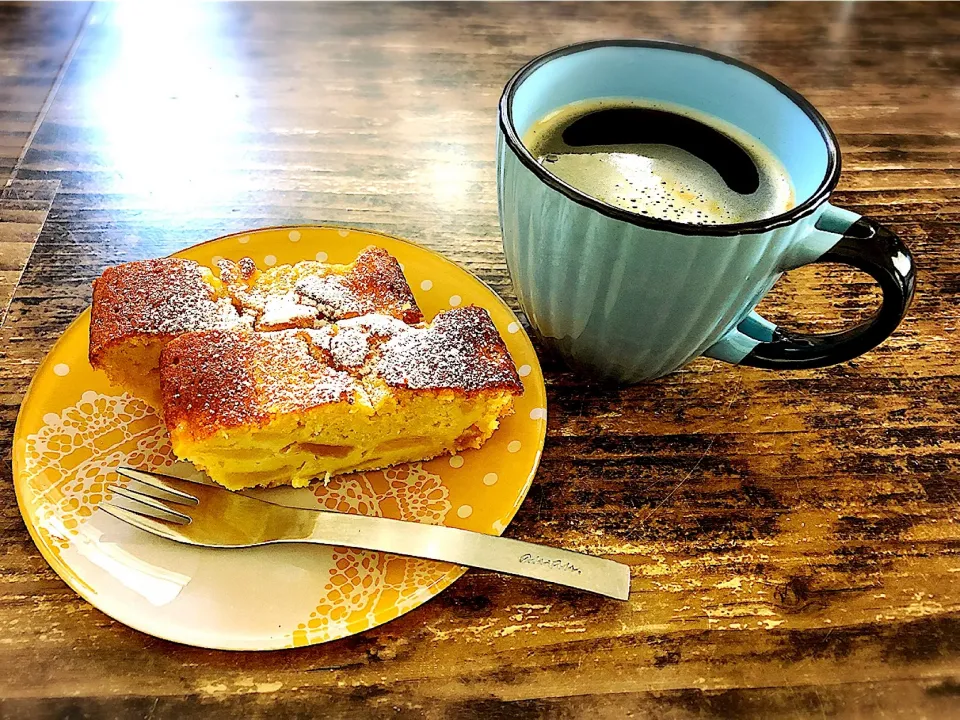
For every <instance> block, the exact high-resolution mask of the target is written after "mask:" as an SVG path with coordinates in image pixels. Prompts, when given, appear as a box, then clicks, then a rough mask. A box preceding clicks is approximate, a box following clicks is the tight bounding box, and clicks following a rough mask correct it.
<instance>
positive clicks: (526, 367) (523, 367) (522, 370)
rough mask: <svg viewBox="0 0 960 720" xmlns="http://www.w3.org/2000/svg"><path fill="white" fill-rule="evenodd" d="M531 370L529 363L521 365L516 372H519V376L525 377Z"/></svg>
mask: <svg viewBox="0 0 960 720" xmlns="http://www.w3.org/2000/svg"><path fill="white" fill-rule="evenodd" d="M532 370H533V368H531V367H530V366H529V365H521V366H520V367H518V368H517V372H518V373H519V374H520V377H526V376H527V375H529V374H530V372H531V371H532Z"/></svg>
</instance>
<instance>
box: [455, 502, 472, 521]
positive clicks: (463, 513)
mask: <svg viewBox="0 0 960 720" xmlns="http://www.w3.org/2000/svg"><path fill="white" fill-rule="evenodd" d="M457 515H458V516H459V517H462V518H468V517H470V516H471V515H473V508H472V507H470V506H469V505H461V506H460V507H458V508H457Z"/></svg>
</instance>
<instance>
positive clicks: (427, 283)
mask: <svg viewBox="0 0 960 720" xmlns="http://www.w3.org/2000/svg"><path fill="white" fill-rule="evenodd" d="M432 287H433V280H424V281H423V282H422V283H420V289H421V290H429V289H430V288H432Z"/></svg>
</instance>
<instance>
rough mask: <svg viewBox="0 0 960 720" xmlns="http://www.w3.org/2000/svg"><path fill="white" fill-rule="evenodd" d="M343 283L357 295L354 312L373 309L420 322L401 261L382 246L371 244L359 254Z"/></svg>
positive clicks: (367, 311)
mask: <svg viewBox="0 0 960 720" xmlns="http://www.w3.org/2000/svg"><path fill="white" fill-rule="evenodd" d="M344 284H345V285H346V287H347V288H348V289H349V290H350V292H351V293H352V294H353V295H354V296H355V298H356V302H357V309H356V312H355V315H366V314H367V313H374V312H376V313H385V314H388V315H393V316H394V317H396V318H399V319H400V320H403V321H404V322H405V323H408V324H413V323H418V322H422V321H423V313H421V312H420V307H419V306H418V305H417V300H416V298H414V296H413V292H412V291H411V290H410V285H409V284H408V283H407V279H406V278H405V277H404V276H403V270H401V269H400V263H399V262H398V261H397V259H396V258H395V257H393V255H391V254H390V253H388V252H387V251H386V250H384V249H383V248H379V247H375V246H372V245H371V246H370V247H368V248H367V249H366V250H364V251H363V252H362V253H360V255H358V256H357V260H356V263H355V264H354V267H353V271H352V272H351V273H349V274H348V275H347V276H346V278H345V283H344ZM344 317H349V316H347V315H345V316H344Z"/></svg>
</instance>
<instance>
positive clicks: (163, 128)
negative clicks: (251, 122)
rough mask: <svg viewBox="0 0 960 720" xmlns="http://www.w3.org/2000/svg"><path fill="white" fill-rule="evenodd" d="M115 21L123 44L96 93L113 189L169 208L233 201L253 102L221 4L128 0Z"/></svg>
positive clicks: (112, 20) (94, 111)
mask: <svg viewBox="0 0 960 720" xmlns="http://www.w3.org/2000/svg"><path fill="white" fill-rule="evenodd" d="M108 22H110V23H113V24H115V25H116V26H117V33H116V37H117V44H116V48H115V51H114V53H113V54H112V56H111V57H110V58H109V59H108V61H107V62H108V66H107V68H106V69H105V71H104V72H103V74H102V75H101V76H99V77H98V78H97V80H96V85H97V87H96V88H95V89H94V91H93V92H92V93H91V94H90V97H91V102H92V103H93V107H92V114H93V115H94V116H95V117H96V119H97V121H98V123H99V124H100V125H101V126H102V127H103V129H104V133H105V150H104V154H105V156H106V157H105V158H104V161H105V164H106V165H107V167H110V168H112V169H113V170H114V171H115V175H114V179H113V184H114V187H113V188H112V190H113V191H114V192H122V193H128V194H135V195H138V196H141V197H142V196H146V198H148V200H147V203H148V205H149V206H150V207H152V208H155V209H161V210H168V211H182V210H184V209H190V208H199V207H203V206H209V205H211V204H223V203H227V202H229V201H230V200H231V199H232V198H234V197H235V196H236V195H237V193H238V191H239V181H240V179H241V176H240V175H239V174H238V173H237V172H235V170H236V168H237V166H238V162H237V161H238V159H239V157H238V156H239V155H241V154H242V152H243V151H242V148H239V147H238V146H240V145H241V144H242V140H241V134H242V133H243V131H244V130H245V129H246V127H247V124H246V121H247V116H248V103H247V100H246V92H245V87H244V83H243V78H242V76H241V75H240V73H239V72H238V63H237V59H236V57H235V56H234V55H233V51H232V48H230V47H229V46H227V44H226V43H225V42H224V41H223V38H224V37H227V34H226V33H223V32H220V30H221V28H220V26H221V25H222V24H223V23H224V22H225V18H224V15H223V13H222V12H221V11H220V9H219V7H218V6H217V5H215V4H211V5H208V4H205V3H204V4H192V3H163V4H161V3H121V4H118V5H117V6H115V8H114V11H113V12H112V13H111V15H110V17H109V19H108Z"/></svg>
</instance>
